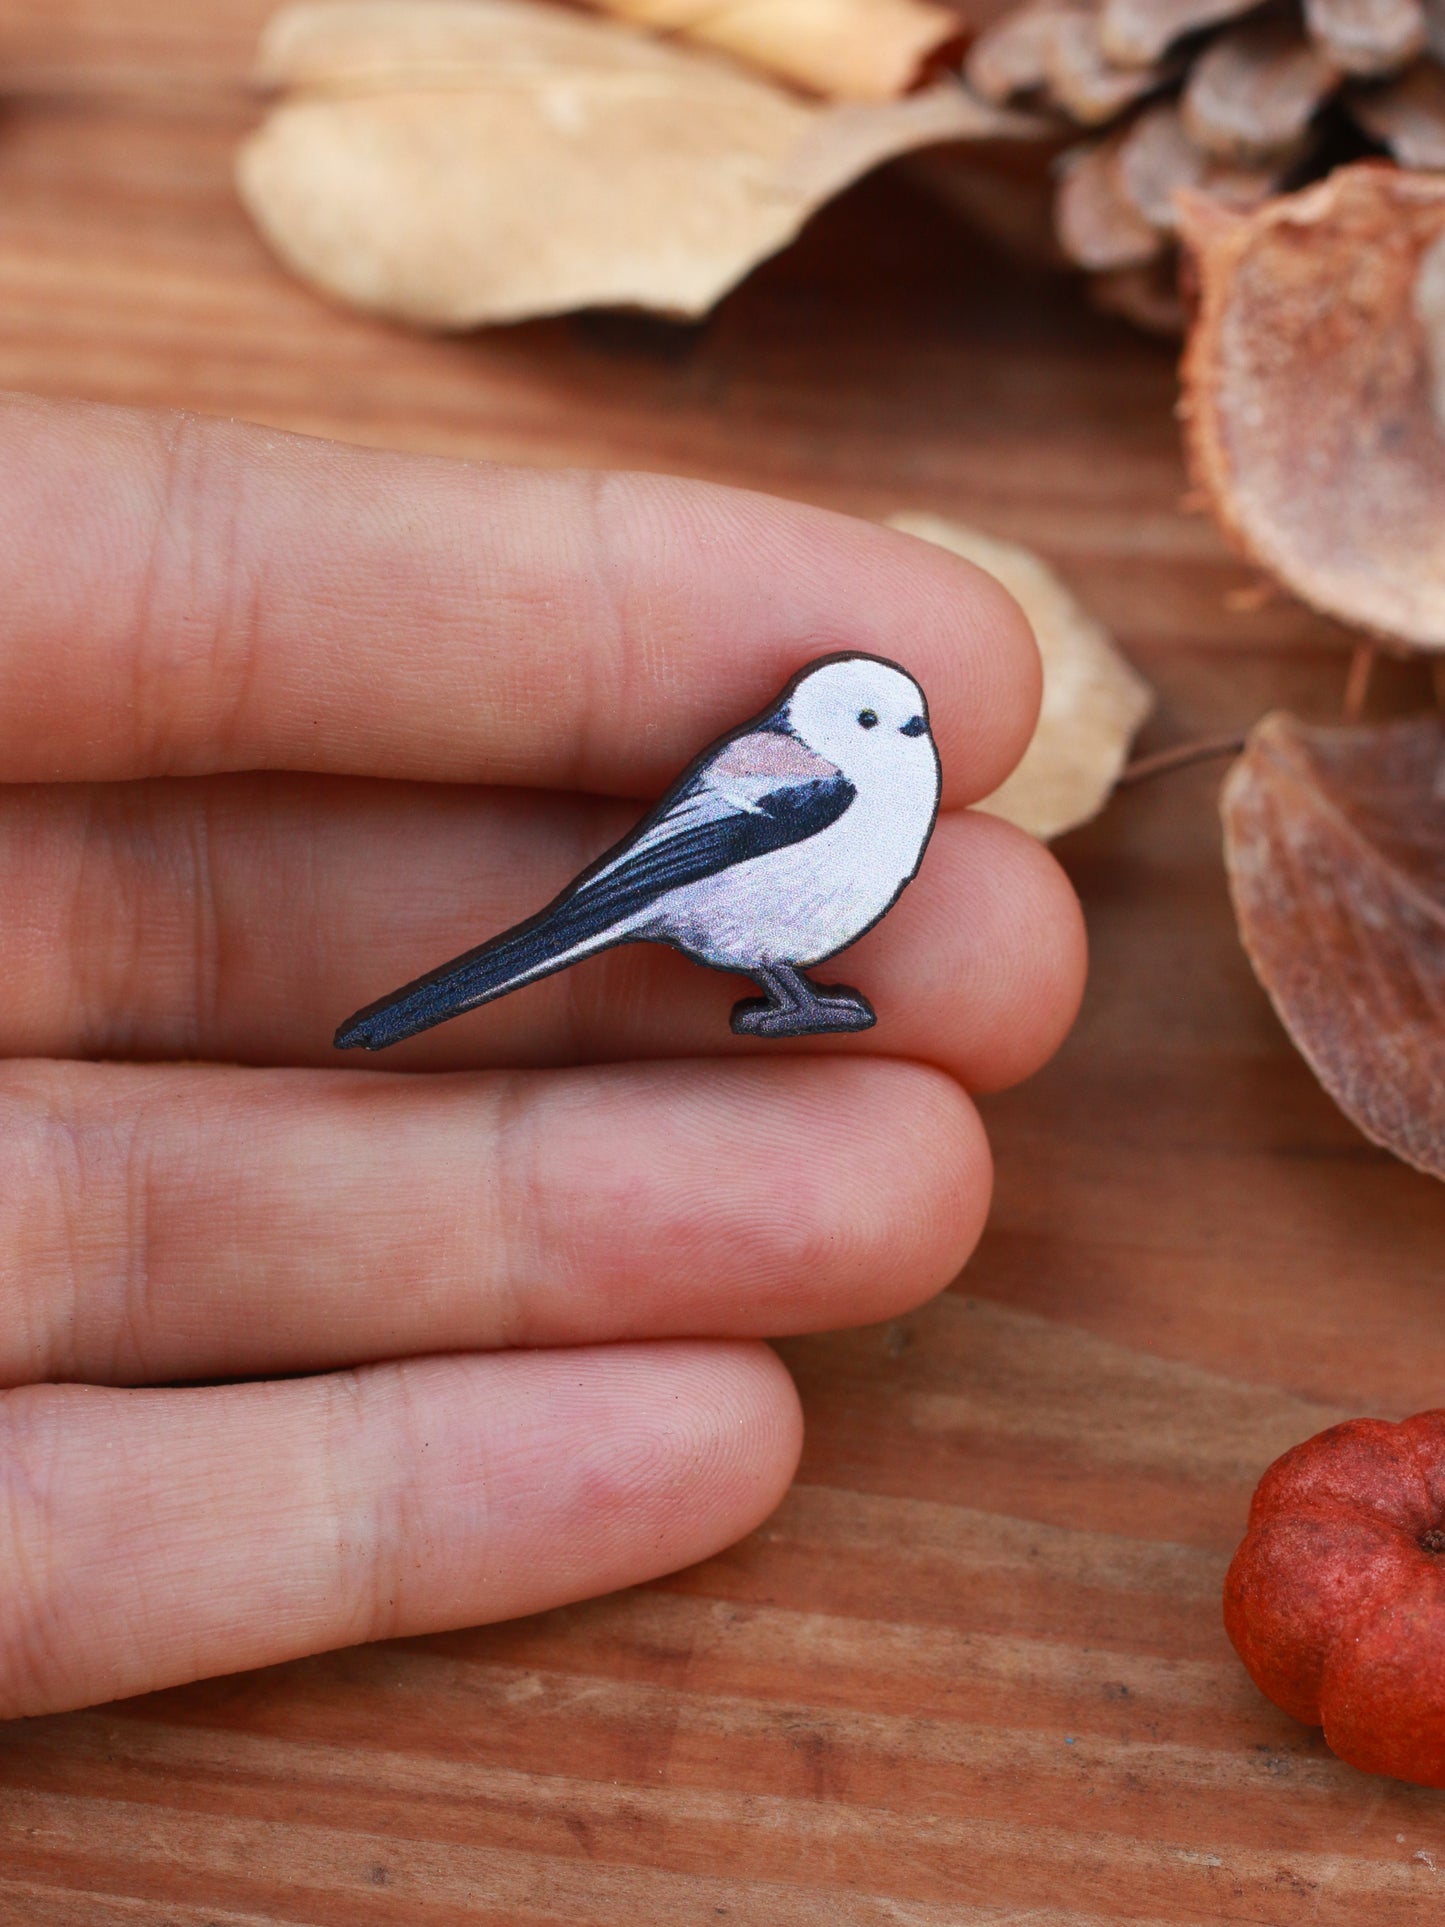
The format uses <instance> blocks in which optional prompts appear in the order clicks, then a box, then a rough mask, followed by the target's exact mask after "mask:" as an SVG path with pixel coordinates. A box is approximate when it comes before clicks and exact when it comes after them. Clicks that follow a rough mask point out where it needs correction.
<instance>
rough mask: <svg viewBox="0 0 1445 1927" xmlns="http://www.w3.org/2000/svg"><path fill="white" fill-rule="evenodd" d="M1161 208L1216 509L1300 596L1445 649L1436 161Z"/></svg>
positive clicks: (1191, 421) (1187, 198)
mask: <svg viewBox="0 0 1445 1927" xmlns="http://www.w3.org/2000/svg"><path fill="white" fill-rule="evenodd" d="M1180 209H1181V227H1182V233H1183V237H1184V239H1185V242H1186V244H1187V245H1188V246H1189V248H1190V249H1191V252H1192V254H1193V256H1194V270H1195V280H1196V283H1197V286H1198V291H1199V301H1198V309H1197V313H1196V317H1195V321H1194V325H1193V327H1192V329H1191V331H1190V336H1189V341H1188V345H1187V348H1186V350H1185V356H1184V366H1183V379H1184V390H1183V400H1182V402H1181V412H1182V413H1183V415H1184V419H1185V424H1186V441H1187V445H1188V451H1189V456H1190V462H1191V466H1192V468H1193V471H1194V474H1195V477H1196V479H1197V481H1198V482H1199V484H1200V485H1201V487H1202V488H1203V490H1204V491H1205V492H1206V493H1207V495H1208V497H1209V499H1210V501H1211V504H1212V506H1213V508H1214V511H1215V513H1216V515H1217V516H1218V518H1219V520H1220V522H1221V523H1222V524H1223V526H1224V528H1225V530H1226V531H1227V532H1228V533H1229V534H1230V535H1231V536H1232V537H1233V538H1234V540H1235V541H1236V542H1237V543H1238V545H1239V546H1240V547H1241V548H1242V549H1243V550H1244V552H1245V553H1246V554H1247V555H1249V556H1250V557H1251V559H1252V560H1254V561H1255V562H1257V563H1259V564H1261V565H1262V566H1263V567H1264V568H1265V569H1267V570H1269V571H1270V572H1271V573H1272V574H1274V575H1276V576H1277V577H1279V579H1280V580H1281V581H1283V582H1284V583H1285V584H1286V586H1287V587H1289V588H1290V589H1292V590H1293V591H1294V593H1295V594H1296V595H1298V596H1299V597H1300V598H1301V599H1302V600H1303V601H1305V602H1308V603H1310V604H1312V605H1313V606H1314V607H1315V608H1317V609H1321V610H1323V611H1325V613H1326V614H1329V615H1333V616H1336V617H1338V618H1339V619H1341V620H1342V621H1344V622H1347V623H1352V624H1354V625H1355V626H1357V627H1360V628H1364V629H1368V630H1370V631H1372V632H1373V633H1374V634H1376V635H1378V636H1380V637H1381V638H1383V639H1385V640H1388V641H1393V642H1395V643H1398V644H1402V645H1405V646H1410V647H1415V648H1420V649H1430V650H1440V649H1445V419H1442V416H1441V415H1440V414H1439V413H1437V410H1436V407H1435V394H1436V385H1437V382H1438V380H1439V375H1438V369H1439V360H1440V356H1441V353H1442V349H1441V344H1440V341H1439V333H1440V324H1439V320H1438V318H1437V313H1436V309H1435V308H1434V306H1433V302H1434V299H1435V296H1434V293H1433V290H1434V287H1435V282H1434V279H1433V276H1434V273H1435V269H1434V266H1433V264H1434V262H1435V260H1436V259H1437V258H1438V257H1437V256H1435V255H1434V254H1433V253H1432V249H1434V248H1435V247H1436V246H1437V245H1438V244H1439V243H1440V240H1441V236H1442V235H1445V178H1442V177H1440V176H1432V175H1428V174H1410V173H1404V172H1402V171H1400V170H1399V169H1397V168H1393V167H1390V166H1388V165H1386V164H1385V163H1383V162H1362V163H1360V164H1358V165H1356V166H1353V167H1347V168H1340V169H1338V170H1337V171H1336V172H1335V173H1334V174H1332V175H1330V176H1329V177H1328V179H1326V180H1323V181H1320V182H1318V183H1316V184H1315V185H1314V186H1313V187H1309V188H1305V189H1304V190H1302V191H1301V192H1300V193H1298V194H1292V195H1287V196H1284V197H1282V198H1280V199H1278V200H1274V201H1270V202H1268V203H1267V204H1266V205H1265V206H1263V207H1261V208H1259V209H1258V210H1256V211H1255V212H1253V213H1248V214H1240V213H1236V212H1231V211H1229V210H1227V209H1224V208H1223V207H1221V206H1220V205H1219V204H1218V203H1217V202H1214V201H1211V200H1208V199H1206V198H1204V197H1202V196H1200V195H1197V194H1188V193H1186V194H1183V195H1181V196H1180Z"/></svg>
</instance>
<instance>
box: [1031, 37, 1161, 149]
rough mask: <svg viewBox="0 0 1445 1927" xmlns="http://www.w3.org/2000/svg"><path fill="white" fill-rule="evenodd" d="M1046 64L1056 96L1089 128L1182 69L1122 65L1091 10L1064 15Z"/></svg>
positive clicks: (1046, 52)
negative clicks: (1111, 52) (1107, 48)
mask: <svg viewBox="0 0 1445 1927" xmlns="http://www.w3.org/2000/svg"><path fill="white" fill-rule="evenodd" d="M1044 66H1045V71H1046V74H1047V77H1048V89H1049V94H1050V96H1051V97H1052V99H1053V100H1054V101H1055V102H1056V104H1057V105H1058V106H1060V107H1062V108H1063V110H1064V112H1065V113H1067V114H1070V115H1072V117H1073V118H1074V119H1075V120H1076V121H1078V122H1079V124H1080V125H1081V126H1083V127H1101V126H1103V124H1104V123H1105V122H1106V121H1111V120H1114V119H1115V118H1116V117H1117V116H1118V115H1119V114H1121V113H1122V112H1123V111H1124V109H1125V108H1126V107H1132V106H1133V104H1134V102H1135V101H1136V100H1142V99H1143V98H1144V96H1145V95H1146V94H1152V93H1154V92H1156V91H1157V90H1158V89H1159V88H1160V87H1162V86H1164V85H1165V83H1166V82H1167V81H1169V80H1170V79H1172V78H1173V76H1174V74H1175V73H1176V72H1177V71H1178V68H1177V66H1175V65H1173V64H1170V63H1167V62H1161V63H1158V64H1152V65H1149V66H1138V67H1119V66H1116V65H1115V64H1114V62H1113V61H1111V60H1110V59H1109V57H1108V55H1107V54H1106V53H1105V52H1104V49H1103V45H1102V42H1101V41H1100V38H1099V22H1098V19H1097V18H1096V16H1095V15H1093V14H1091V13H1066V14H1060V15H1059V16H1058V18H1057V19H1056V20H1055V21H1054V23H1053V28H1052V31H1051V32H1050V34H1049V36H1048V40H1047V43H1046V45H1045V48H1044Z"/></svg>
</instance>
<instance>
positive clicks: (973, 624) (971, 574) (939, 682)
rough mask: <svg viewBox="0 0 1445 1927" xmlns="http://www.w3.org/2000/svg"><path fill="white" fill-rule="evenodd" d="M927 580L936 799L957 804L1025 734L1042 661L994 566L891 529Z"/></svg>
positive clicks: (994, 771)
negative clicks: (939, 793) (939, 775)
mask: <svg viewBox="0 0 1445 1927" xmlns="http://www.w3.org/2000/svg"><path fill="white" fill-rule="evenodd" d="M897 539H898V540H899V541H901V542H906V543H908V544H909V546H910V548H911V550H913V551H914V552H915V554H914V557H913V565H914V567H915V569H916V570H917V571H918V574H919V579H920V583H926V585H927V602H926V605H925V607H923V608H921V609H920V611H919V615H920V618H921V619H922V620H924V621H926V622H927V624H928V625H929V626H928V629H927V631H926V633H927V634H928V638H929V653H930V654H931V655H932V656H934V657H936V658H938V659H939V666H938V667H937V668H936V669H935V670H934V672H933V676H932V679H931V684H930V685H927V687H928V696H929V711H930V715H931V718H932V722H933V734H934V739H935V741H936V742H937V743H938V745H939V754H940V757H941V760H942V763H943V801H944V805H945V807H947V808H955V809H956V808H960V807H962V806H964V805H967V804H969V803H976V802H978V801H979V799H980V798H981V797H984V796H989V795H991V794H992V793H993V791H994V790H996V789H997V788H998V786H999V785H1000V783H1002V782H1003V781H1004V779H1005V778H1006V777H1007V776H1009V775H1010V774H1011V773H1012V771H1013V769H1014V768H1015V766H1016V765H1017V763H1018V762H1019V760H1020V759H1021V757H1022V756H1023V753H1024V751H1025V750H1026V749H1027V748H1028V746H1029V744H1030V742H1031V741H1032V740H1033V734H1034V730H1035V729H1036V727H1037V726H1038V719H1039V706H1040V704H1041V703H1042V701H1043V690H1044V678H1043V662H1042V659H1041V657H1040V655H1039V647H1038V643H1037V641H1036V640H1035V638H1034V632H1033V629H1032V627H1031V625H1030V623H1029V619H1028V617H1027V616H1026V615H1025V614H1024V612H1023V610H1022V608H1021V607H1020V606H1019V604H1018V602H1017V601H1016V600H1015V598H1014V597H1013V596H1012V595H1011V594H1010V593H1009V591H1008V590H1007V589H1006V588H1005V587H1004V586H1003V584H1002V583H1001V582H999V581H998V580H997V579H996V578H995V577H994V576H991V575H989V574H988V572H987V571H986V570H984V569H981V568H979V567H977V566H976V564H974V563H972V562H967V561H965V560H964V558H963V557H962V556H958V555H953V554H951V553H950V552H949V551H948V550H947V549H943V548H940V547H939V546H938V545H937V544H936V543H933V542H926V541H924V540H922V539H921V538H920V537H918V536H913V535H904V534H901V533H899V534H898V536H897Z"/></svg>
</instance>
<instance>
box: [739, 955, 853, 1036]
mask: <svg viewBox="0 0 1445 1927" xmlns="http://www.w3.org/2000/svg"><path fill="white" fill-rule="evenodd" d="M748 975H749V976H750V977H752V978H755V979H756V981H757V982H758V984H759V985H760V986H761V987H762V989H763V991H764V992H765V993H766V995H764V996H762V997H745V998H744V999H743V1000H742V1002H741V1003H739V1004H734V1005H733V1015H732V1027H733V1029H734V1030H735V1031H736V1032H737V1034H738V1036H739V1037H808V1036H811V1035H812V1034H813V1033H814V1032H817V1031H829V1030H871V1029H872V1027H873V1025H874V1024H876V1023H877V1022H878V1019H877V1017H876V1015H875V1014H874V1010H873V1006H872V1005H871V1004H870V1003H869V1001H868V999H867V998H866V997H865V996H863V995H862V993H861V992H860V991H856V990H850V989H849V987H848V985H847V984H815V983H812V982H811V981H810V980H809V979H808V978H807V977H805V976H804V975H803V973H802V971H801V970H795V969H794V968H793V967H792V965H791V964H758V965H757V966H756V967H755V968H754V969H752V970H750V971H749V972H748Z"/></svg>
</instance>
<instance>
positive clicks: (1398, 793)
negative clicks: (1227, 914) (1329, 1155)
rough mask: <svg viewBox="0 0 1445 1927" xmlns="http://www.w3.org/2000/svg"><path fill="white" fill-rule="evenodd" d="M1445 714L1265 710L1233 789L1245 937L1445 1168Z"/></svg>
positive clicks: (1386, 1135)
mask: <svg viewBox="0 0 1445 1927" xmlns="http://www.w3.org/2000/svg"><path fill="white" fill-rule="evenodd" d="M1442 795H1445V724H1442V722H1441V720H1440V718H1439V717H1436V716H1424V717H1420V718H1417V719H1414V720H1412V721H1409V722H1402V723H1389V724H1386V725H1384V726H1382V727H1375V728H1367V729H1311V728H1309V727H1307V726H1306V725H1305V724H1304V723H1301V722H1298V721H1296V720H1295V718H1294V717H1292V716H1284V715H1274V716H1267V717H1266V718H1265V719H1264V721H1263V722H1262V723H1260V724H1259V725H1258V726H1257V728H1256V729H1255V730H1254V731H1253V733H1252V735H1251V736H1250V739H1249V744H1248V747H1247V748H1246V750H1245V753H1244V755H1243V756H1242V757H1241V758H1240V759H1239V761H1238V762H1237V763H1236V764H1235V766H1234V768H1233V769H1232V770H1231V771H1230V774H1229V777H1228V779H1227V780H1226V782H1225V786H1224V793H1223V796H1222V799H1221V808H1222V812H1223V816H1224V832H1225V841H1224V852H1225V864H1226V868H1227V870H1228V872H1229V886H1230V892H1231V895H1232V896H1233V899H1234V908H1235V915H1236V917H1237V918H1238V921H1239V931H1240V936H1241V938H1242V939H1243V942H1244V947H1245V950H1246V952H1247V953H1248V955H1249V960H1250V962H1251V963H1252V964H1253V966H1254V970H1255V974H1256V975H1257V976H1258V978H1259V980H1260V982H1261V983H1262V984H1263V985H1264V987H1265V989H1266V990H1267V991H1268V992H1269V995H1270V998H1271V1000H1272V1001H1273V1003H1274V1007H1275V1009H1276V1010H1277V1011H1278V1012H1279V1015H1280V1018H1281V1019H1282V1021H1283V1023H1284V1026H1285V1028H1286V1029H1287V1030H1288V1032H1289V1034H1290V1036H1291V1037H1292V1038H1293V1039H1294V1042H1295V1043H1296V1045H1297V1046H1298V1047H1299V1049H1300V1051H1301V1053H1302V1054H1303V1055H1304V1057H1305V1059H1306V1061H1307V1062H1308V1063H1309V1065H1310V1068H1311V1069H1312V1070H1313V1071H1314V1073H1315V1075H1316V1076H1317V1077H1318V1078H1319V1080H1320V1082H1321V1083H1322V1084H1323V1085H1324V1087H1325V1089H1326V1090H1327V1091H1328V1092H1329V1093H1330V1095H1331V1097H1333V1098H1334V1100H1335V1102H1336V1103H1337V1104H1338V1105H1339V1107H1340V1109H1341V1110H1342V1111H1344V1113H1345V1114H1346V1116H1347V1117H1349V1118H1351V1119H1352V1120H1353V1121H1354V1122H1355V1123H1356V1124H1357V1125H1358V1126H1359V1127H1360V1129H1361V1130H1362V1131H1363V1132H1364V1133H1365V1135H1366V1136H1367V1137H1370V1138H1373V1139H1374V1141H1375V1142H1376V1143H1377V1144H1383V1145H1385V1146H1386V1147H1387V1148H1388V1149H1390V1150H1391V1151H1393V1152H1394V1153H1395V1154H1396V1156H1398V1157H1402V1158H1404V1159H1406V1160H1407V1161H1408V1162H1409V1163H1411V1164H1414V1165H1417V1166H1418V1167H1419V1168H1420V1169H1421V1170H1422V1171H1429V1172H1431V1173H1433V1175H1434V1176H1436V1177H1445V811H1442V809H1441V807H1440V804H1441V797H1442Z"/></svg>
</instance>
